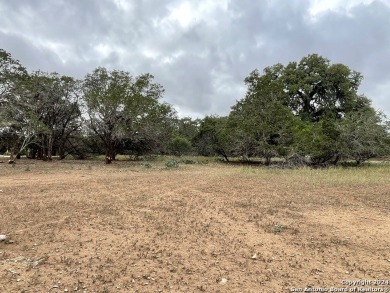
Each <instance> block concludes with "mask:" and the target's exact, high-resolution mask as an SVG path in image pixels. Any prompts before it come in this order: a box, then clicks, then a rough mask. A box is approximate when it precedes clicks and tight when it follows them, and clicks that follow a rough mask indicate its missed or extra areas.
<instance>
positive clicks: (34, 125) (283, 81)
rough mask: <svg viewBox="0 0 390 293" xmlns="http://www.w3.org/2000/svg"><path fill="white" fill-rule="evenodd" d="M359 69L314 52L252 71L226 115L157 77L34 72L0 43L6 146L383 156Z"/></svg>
mask: <svg viewBox="0 0 390 293" xmlns="http://www.w3.org/2000/svg"><path fill="white" fill-rule="evenodd" d="M361 81H362V75H361V74H360V73H359V72H356V71H353V70H351V69H350V68H349V67H348V66H346V65H343V64H332V63H331V62H330V61H329V60H328V59H326V58H324V57H322V56H319V55H317V54H312V55H308V56H306V57H303V58H302V59H301V60H300V61H299V62H290V63H288V64H287V65H286V66H284V65H282V64H276V65H274V66H270V67H266V68H265V69H264V70H263V71H262V72H260V71H259V70H257V69H256V70H254V71H253V72H251V73H250V74H249V76H248V77H246V78H245V84H246V86H247V91H246V94H245V96H244V97H243V98H242V99H241V100H239V101H237V102H236V104H235V105H233V106H232V107H231V111H230V113H229V115H227V116H206V117H205V118H203V119H192V118H189V117H186V118H179V117H178V115H177V113H176V111H175V110H174V108H173V107H172V106H171V105H169V104H167V103H164V102H161V98H162V97H163V94H164V88H163V86H162V85H160V84H158V83H156V82H155V81H154V77H153V76H152V75H151V74H148V73H147V74H141V75H139V76H132V75H131V74H130V73H129V72H125V71H120V70H111V71H110V70H107V69H106V68H103V67H99V68H97V69H95V70H94V71H93V72H91V73H89V74H87V75H86V76H85V78H84V79H83V80H77V79H75V78H73V77H69V76H63V75H60V74H58V73H46V72H41V71H35V72H28V71H27V70H26V68H25V67H24V66H22V64H20V62H19V61H18V60H15V59H14V58H12V56H11V54H10V53H8V52H6V51H5V50H2V49H0V153H5V152H8V153H10V154H11V156H16V158H19V157H20V156H21V155H26V156H27V157H28V158H31V159H42V160H52V158H53V157H58V158H59V159H64V158H66V157H67V156H68V155H72V156H73V157H74V158H77V159H84V158H88V157H90V156H93V155H97V154H99V155H101V154H104V155H105V158H106V159H105V160H106V163H111V162H112V161H113V160H115V158H116V156H117V155H118V154H125V155H129V156H142V155H145V154H174V155H182V154H195V155H203V156H221V157H223V158H224V159H225V160H227V161H228V160H229V158H232V157H238V158H240V159H241V160H251V159H252V158H262V159H263V160H264V162H265V164H267V165H269V164H270V163H271V159H272V158H275V157H278V158H284V160H283V161H284V162H305V163H310V164H317V165H321V164H337V163H338V162H340V161H341V160H355V161H356V162H357V163H358V164H360V163H361V162H364V161H365V160H367V159H370V158H373V157H378V156H386V155H389V152H390V135H389V130H390V128H389V127H390V124H389V122H388V120H387V119H386V117H385V116H384V115H383V114H381V113H380V112H378V111H376V110H375V109H374V108H373V107H372V105H371V100H370V99H369V98H367V97H365V96H364V95H360V94H358V88H359V86H360V83H361Z"/></svg>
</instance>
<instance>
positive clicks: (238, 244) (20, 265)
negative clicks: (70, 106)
mask: <svg viewBox="0 0 390 293" xmlns="http://www.w3.org/2000/svg"><path fill="white" fill-rule="evenodd" d="M152 166H153V167H152V168H151V169H147V168H145V167H144V166H142V164H137V163H131V162H116V163H114V164H112V165H111V166H105V165H103V164H102V163H101V162H50V163H45V162H35V161H21V162H18V163H17V164H16V166H15V167H14V168H12V167H11V166H10V165H8V164H0V190H1V191H0V234H5V235H7V236H8V237H9V238H8V240H7V241H2V242H0V291H1V292H298V291H299V290H301V289H300V288H302V290H304V289H305V288H307V287H311V289H309V290H312V292H331V290H332V289H331V288H336V289H337V290H338V291H333V292H345V291H340V290H344V289H345V290H348V292H365V291H351V290H353V289H354V288H356V290H358V289H359V288H366V289H367V288H374V289H381V290H382V289H383V290H386V288H387V287H390V285H389V286H385V284H381V285H378V284H374V283H371V284H367V285H366V286H363V285H359V284H358V283H356V284H358V285H356V284H355V285H353V284H348V283H346V282H347V281H360V282H361V281H362V280H366V281H370V282H374V281H375V280H385V282H386V280H388V282H390V237H389V231H390V214H389V211H390V209H389V208H390V200H389V197H390V179H389V174H390V166H388V167H372V168H355V169H328V170H309V169H303V170H275V169H265V168H259V167H241V166H227V165H221V164H208V165H180V167H179V168H177V169H164V168H163V167H162V166H155V165H153V163H152ZM294 288H295V289H294ZM342 288H344V289H342ZM320 289H322V290H323V291H319V290H320ZM295 290H296V291H295ZM315 290H317V291H315ZM324 290H328V291H324ZM309 292H310V291H309ZM366 292H370V291H366ZM374 292H378V291H374ZM379 292H380V291H379Z"/></svg>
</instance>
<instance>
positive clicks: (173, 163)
mask: <svg viewBox="0 0 390 293" xmlns="http://www.w3.org/2000/svg"><path fill="white" fill-rule="evenodd" d="M165 167H166V168H178V167H179V162H178V161H177V160H169V161H167V162H165Z"/></svg>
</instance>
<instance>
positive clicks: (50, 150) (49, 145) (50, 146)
mask: <svg viewBox="0 0 390 293" xmlns="http://www.w3.org/2000/svg"><path fill="white" fill-rule="evenodd" d="M52 154H53V135H52V134H49V137H48V138H47V160H49V161H51V160H52Z"/></svg>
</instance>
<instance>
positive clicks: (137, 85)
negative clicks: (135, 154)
mask: <svg viewBox="0 0 390 293" xmlns="http://www.w3.org/2000/svg"><path fill="white" fill-rule="evenodd" d="M83 89H84V99H85V101H86V106H87V113H88V115H89V127H90V129H91V130H92V131H93V132H94V133H95V134H96V135H97V136H98V137H99V138H100V140H101V141H102V143H103V145H104V147H105V155H106V163H110V162H111V160H112V159H115V156H116V154H117V151H118V150H120V149H121V148H123V147H135V146H137V145H138V146H139V145H140V144H141V145H142V144H144V142H147V141H148V140H149V139H152V140H154V141H155V140H156V139H157V136H156V135H153V137H151V136H150V135H148V129H150V128H149V127H150V125H152V124H153V123H154V124H156V123H158V122H161V121H163V120H164V119H165V118H166V117H167V116H170V115H171V113H172V111H171V108H170V107H169V105H166V104H160V103H159V102H158V100H159V99H160V98H161V97H162V95H163V92H164V90H163V87H162V86H161V85H159V84H157V83H153V76H152V75H150V74H143V75H140V76H138V77H135V78H134V77H132V76H131V75H130V74H129V73H128V72H124V71H117V70H114V71H108V70H107V69H105V68H101V67H100V68H97V69H96V70H94V71H93V72H92V73H91V74H88V75H87V76H86V77H85V80H84V86H83ZM163 118H164V119H163ZM152 122H153V123H152Z"/></svg>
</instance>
